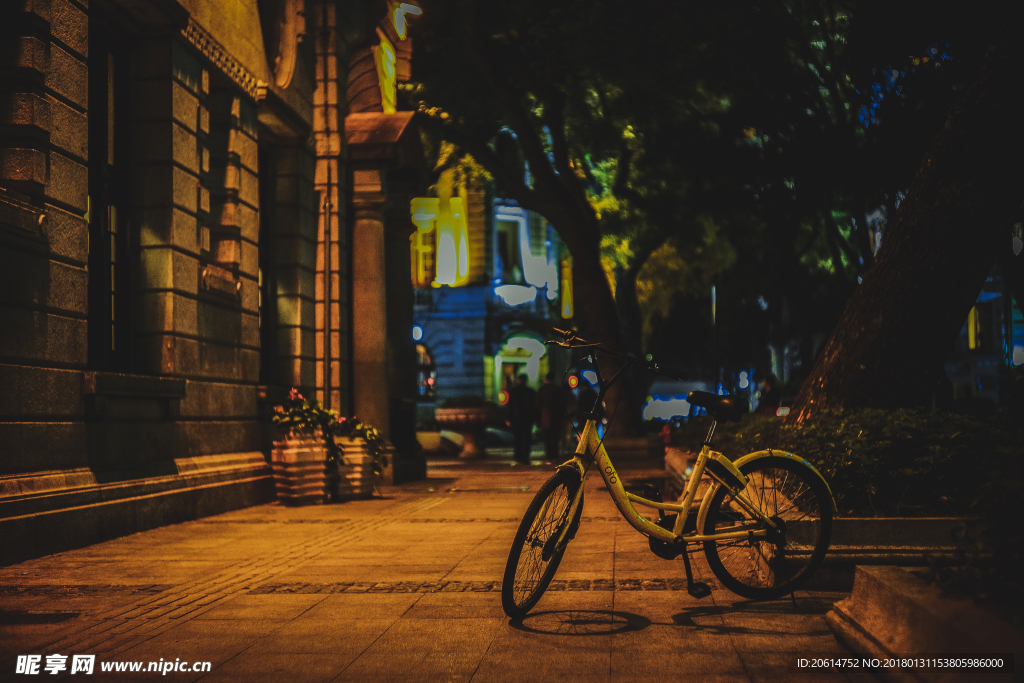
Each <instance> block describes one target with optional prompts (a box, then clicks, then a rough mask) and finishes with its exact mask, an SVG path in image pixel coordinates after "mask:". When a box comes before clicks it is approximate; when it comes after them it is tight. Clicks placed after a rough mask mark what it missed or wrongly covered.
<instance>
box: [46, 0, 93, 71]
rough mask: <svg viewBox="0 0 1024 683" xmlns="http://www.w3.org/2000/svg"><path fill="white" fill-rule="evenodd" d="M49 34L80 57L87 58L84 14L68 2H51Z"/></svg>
mask: <svg viewBox="0 0 1024 683" xmlns="http://www.w3.org/2000/svg"><path fill="white" fill-rule="evenodd" d="M50 12H51V17H52V18H51V19H50V33H51V34H52V35H53V37H54V38H56V39H57V40H59V41H61V42H62V43H64V44H65V45H67V46H68V47H69V48H71V49H72V50H74V51H75V52H77V53H78V54H79V55H81V56H82V57H85V58H88V57H89V28H88V27H89V24H88V18H87V17H86V15H85V13H84V12H83V11H82V10H80V9H79V8H78V7H76V6H75V5H73V4H71V3H70V2H68V0H51V7H50Z"/></svg>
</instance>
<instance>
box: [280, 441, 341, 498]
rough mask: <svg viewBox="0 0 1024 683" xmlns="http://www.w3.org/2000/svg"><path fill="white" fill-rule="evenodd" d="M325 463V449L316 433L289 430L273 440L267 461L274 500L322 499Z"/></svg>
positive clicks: (325, 480) (325, 475)
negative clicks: (268, 461)
mask: <svg viewBox="0 0 1024 683" xmlns="http://www.w3.org/2000/svg"><path fill="white" fill-rule="evenodd" d="M326 463H327V451H326V449H325V448H324V444H323V441H322V439H321V438H320V434H319V433H314V434H299V433H295V432H291V433H289V434H288V437H287V438H285V439H284V440H282V441H275V442H274V449H273V450H272V451H271V455H270V464H271V466H272V467H273V469H274V486H275V488H276V489H277V498H278V500H280V501H281V502H282V503H284V504H285V505H315V504H318V503H322V502H324V491H325V489H326V484H327V470H326Z"/></svg>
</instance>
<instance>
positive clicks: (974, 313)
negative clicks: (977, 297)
mask: <svg viewBox="0 0 1024 683" xmlns="http://www.w3.org/2000/svg"><path fill="white" fill-rule="evenodd" d="M980 332H981V320H980V319H979V316H978V307H977V306H975V307H973V308H972V309H971V312H970V313H968V314H967V348H969V349H976V348H978V347H979V346H981V343H980V339H979V337H980V336H981V335H980V334H979V333H980Z"/></svg>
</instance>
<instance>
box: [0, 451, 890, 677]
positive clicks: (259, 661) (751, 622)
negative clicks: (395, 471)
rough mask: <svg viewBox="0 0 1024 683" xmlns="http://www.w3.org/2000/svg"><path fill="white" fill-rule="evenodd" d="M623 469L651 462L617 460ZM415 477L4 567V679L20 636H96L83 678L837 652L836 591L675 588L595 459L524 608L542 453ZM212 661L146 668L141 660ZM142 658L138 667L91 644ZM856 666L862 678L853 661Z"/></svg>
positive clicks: (49, 641) (481, 669)
mask: <svg viewBox="0 0 1024 683" xmlns="http://www.w3.org/2000/svg"><path fill="white" fill-rule="evenodd" d="M618 464H619V466H620V475H622V477H623V479H624V480H625V481H626V482H627V484H628V482H630V480H633V481H638V480H644V479H649V478H656V477H658V476H659V475H660V472H659V470H658V469H655V467H656V464H654V463H630V462H622V463H618ZM429 473H430V478H429V479H428V480H426V481H423V482H416V483H413V484H407V485H404V486H399V487H392V488H389V489H386V490H385V491H384V494H385V495H384V498H377V499H373V500H366V501H356V502H349V503H345V504H340V505H327V506H312V507H305V508H287V507H282V506H279V505H276V504H274V505H265V506H260V507H255V508H249V509H246V510H239V511H236V512H231V513H227V514H224V515H220V516H217V517H211V518H206V519H203V520H200V521H196V522H188V523H184V524H178V525H175V526H170V527H165V528H162V529H156V530H153V531H148V532H145V533H142V534H137V535H135V536H130V537H127V538H122V539H117V540H114V541H109V542H107V543H102V544H99V545H95V546H91V547H88V548H84V549H81V550H76V551H71V552H66V553H61V554H59V555H53V556H50V557H46V558H41V559H38V560H33V561H29V562H24V563H21V564H18V565H14V566H10V567H5V568H0V681H8V680H33V679H35V678H36V677H34V676H23V675H17V674H15V673H14V672H15V668H16V658H17V656H18V655H30V654H34V655H41V656H42V659H41V663H40V675H41V676H45V679H46V680H63V679H64V678H69V679H70V680H78V678H79V675H78V674H75V675H74V676H71V675H70V674H69V671H70V669H71V661H72V660H71V658H70V657H68V659H67V662H66V666H67V668H68V671H63V672H60V673H59V674H58V675H50V674H49V673H48V672H47V671H45V670H44V667H45V666H46V664H47V655H54V654H60V655H65V656H68V655H76V654H92V655H96V663H95V673H94V674H93V676H94V677H95V678H92V677H90V678H88V679H85V680H111V681H136V680H137V681H155V680H157V679H158V678H159V679H162V680H168V681H175V682H176V683H177V682H185V681H196V680H201V681H204V683H214V682H219V681H268V682H269V681H287V682H288V683H306V682H307V681H308V682H315V681H323V682H328V681H332V682H334V681H336V682H341V681H402V682H403V683H413V682H415V681H431V682H433V681H473V682H474V683H486V682H491V681H510V682H511V681H515V682H517V683H518V682H521V681H550V680H558V681H559V682H560V683H569V682H571V681H587V682H592V681H619V680H623V681H626V680H629V681H637V682H641V681H659V682H664V681H698V680H699V681H774V680H777V679H779V678H780V677H784V678H785V679H786V680H790V679H793V680H801V679H802V680H823V681H845V680H851V679H848V678H847V677H844V676H843V675H841V674H838V673H829V672H824V673H817V674H810V673H806V674H805V673H800V674H789V673H787V669H788V667H787V662H788V660H789V659H790V657H791V656H792V655H793V654H795V653H799V654H822V653H843V652H844V651H843V649H842V647H841V646H840V645H839V644H837V642H836V640H835V639H834V637H833V636H832V633H831V632H830V631H829V629H828V628H827V626H826V625H825V620H824V615H825V613H826V612H827V611H828V609H829V608H830V606H831V603H832V602H833V601H835V600H837V599H840V598H842V597H844V595H843V594H823V593H802V594H797V598H796V604H795V605H794V603H793V602H792V601H791V600H790V599H788V598H787V599H785V600H779V601H774V602H762V603H752V602H749V601H746V600H743V599H740V598H738V597H737V596H735V595H733V594H732V593H729V592H728V591H726V590H724V589H721V588H719V587H718V586H717V583H716V582H715V581H714V577H713V576H711V574H710V571H709V569H708V567H707V565H706V563H705V562H704V559H703V556H696V560H695V571H696V572H698V573H699V574H700V577H701V579H702V580H704V581H706V582H708V583H710V584H711V585H712V587H713V588H714V589H715V590H714V592H713V594H712V596H711V597H709V598H705V599H703V600H697V599H695V598H692V597H691V596H690V595H689V594H687V593H686V590H685V581H684V576H685V574H684V572H683V563H682V562H681V561H680V560H674V561H671V562H668V561H665V560H661V559H659V558H657V557H655V556H654V555H653V554H652V553H651V552H650V550H649V549H648V547H647V540H646V539H645V538H643V537H642V536H640V535H639V534H637V533H636V532H635V531H634V530H633V529H632V528H631V527H629V526H628V525H627V524H626V523H625V522H624V521H622V519H621V518H620V517H619V515H618V512H617V511H616V510H615V508H614V506H613V504H612V502H611V499H610V498H609V497H608V495H607V493H606V492H605V491H604V490H603V488H604V484H603V482H602V481H601V480H600V479H599V478H593V477H592V478H591V479H590V480H589V481H588V488H587V492H586V496H587V498H586V504H585V507H584V512H583V524H582V526H581V528H580V531H579V533H578V535H577V537H576V539H575V540H574V541H573V543H572V544H571V545H570V546H569V549H568V551H567V553H566V556H565V559H564V560H563V562H562V566H561V568H560V569H559V573H558V575H557V578H556V581H555V582H554V583H553V584H552V586H551V588H550V589H549V591H548V593H547V594H546V595H545V596H544V598H543V599H542V600H541V602H540V603H539V604H538V605H537V607H536V608H534V611H533V612H532V613H531V614H530V615H529V616H528V617H527V618H526V619H524V620H523V621H522V622H521V623H510V622H509V620H508V619H507V618H506V617H505V616H504V614H503V613H502V611H501V600H500V583H501V575H502V572H503V570H504V565H505V559H506V557H507V554H508V550H509V545H510V543H511V540H512V537H513V535H514V534H515V530H516V528H517V526H518V523H519V520H520V517H521V516H522V514H523V512H524V511H525V509H526V507H527V505H528V504H529V502H530V500H531V499H532V497H533V495H534V493H535V492H536V490H537V488H538V487H539V486H540V484H541V483H542V482H543V481H544V479H545V478H546V477H547V476H549V475H550V473H551V468H550V467H549V466H544V465H535V466H532V467H523V466H512V465H511V464H510V463H509V462H508V461H507V460H504V459H497V460H491V461H487V462H482V463H474V464H466V463H462V462H459V461H456V460H448V461H433V462H432V463H431V466H430V468H429ZM161 659H162V660H163V662H171V663H173V662H178V661H179V660H180V661H181V662H188V663H194V662H197V661H198V662H205V661H209V662H210V665H211V666H210V671H209V672H183V671H170V672H168V673H167V674H166V675H160V674H158V673H155V672H145V669H146V667H147V666H148V663H149V662H159V661H160V660H161ZM135 661H138V662H143V664H142V667H143V672H142V673H135V674H133V673H129V672H103V671H101V666H102V664H103V663H107V664H108V665H109V664H110V663H111V662H135ZM852 680H873V679H870V678H867V679H858V678H855V679H852Z"/></svg>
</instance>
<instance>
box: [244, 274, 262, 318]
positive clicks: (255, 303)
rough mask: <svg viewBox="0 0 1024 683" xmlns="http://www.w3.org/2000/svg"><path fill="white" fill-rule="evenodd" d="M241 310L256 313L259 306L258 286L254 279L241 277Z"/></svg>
mask: <svg viewBox="0 0 1024 683" xmlns="http://www.w3.org/2000/svg"><path fill="white" fill-rule="evenodd" d="M241 282H242V310H243V311H249V312H250V313H253V314H256V313H257V312H258V311H259V306H260V288H259V286H258V285H257V284H256V280H248V279H246V278H242V280H241Z"/></svg>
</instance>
